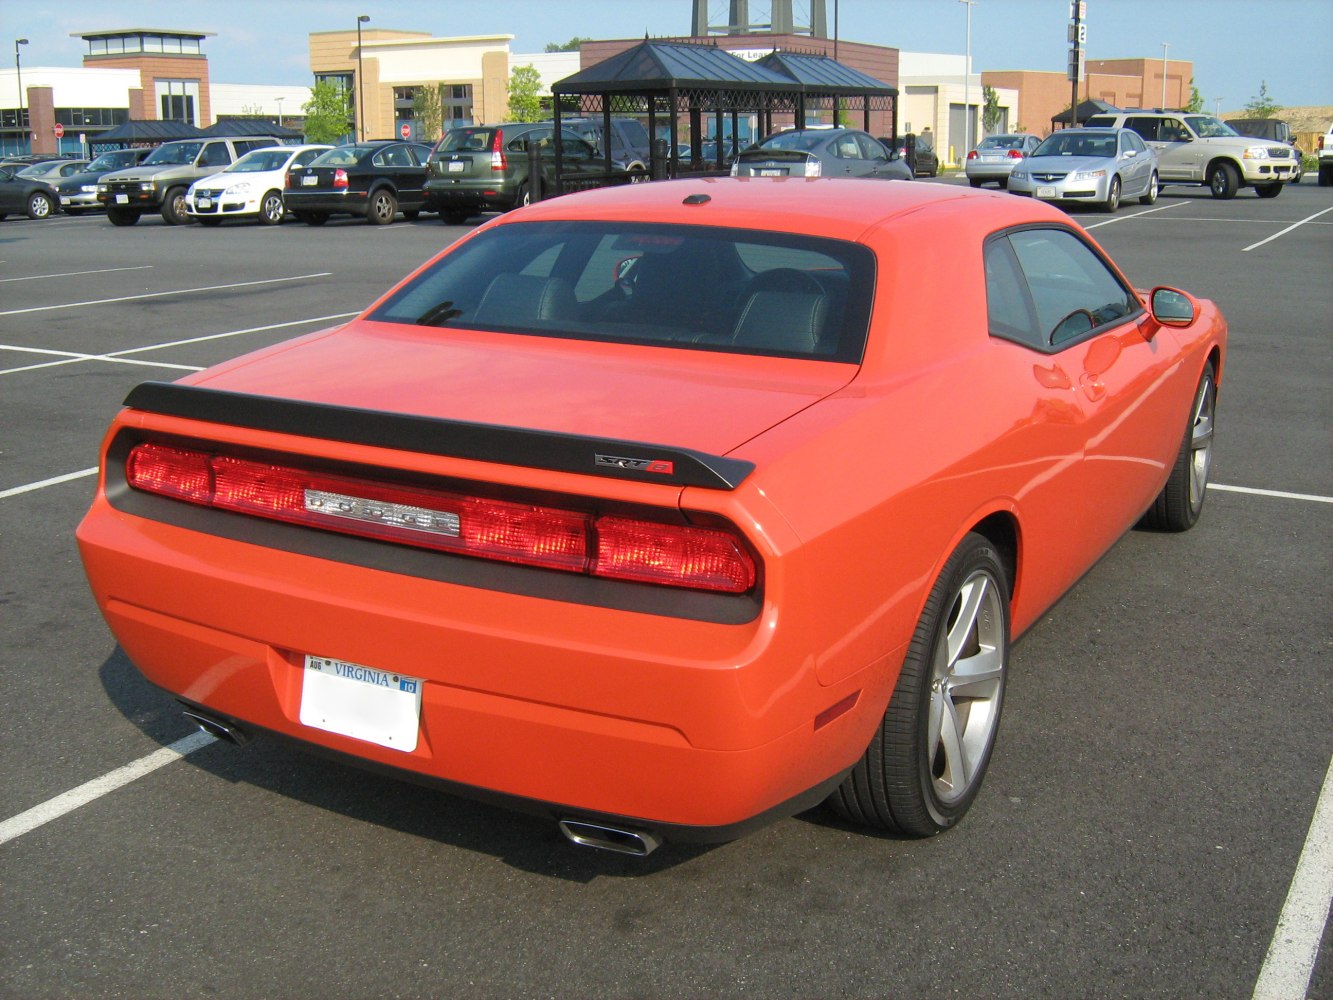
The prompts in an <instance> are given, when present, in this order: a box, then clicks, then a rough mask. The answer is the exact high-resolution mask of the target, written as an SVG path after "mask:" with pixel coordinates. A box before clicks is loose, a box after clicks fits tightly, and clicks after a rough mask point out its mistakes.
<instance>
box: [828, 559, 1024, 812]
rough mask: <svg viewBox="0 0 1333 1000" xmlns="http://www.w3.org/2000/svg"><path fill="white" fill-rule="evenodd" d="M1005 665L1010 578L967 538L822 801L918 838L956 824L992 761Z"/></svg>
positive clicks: (946, 569)
mask: <svg viewBox="0 0 1333 1000" xmlns="http://www.w3.org/2000/svg"><path fill="white" fill-rule="evenodd" d="M1008 658H1009V585H1008V575H1007V573H1006V571H1005V568H1004V563H1003V561H1002V560H1001V558H1000V554H999V552H997V551H996V549H995V547H994V546H992V545H991V543H990V541H989V540H987V539H986V538H984V537H983V536H981V535H978V534H969V535H968V536H967V537H966V538H964V539H963V541H962V543H961V544H960V545H959V546H958V548H957V549H956V550H955V551H954V553H953V555H951V556H950V557H949V559H948V561H947V562H946V563H945V565H944V569H943V571H941V573H940V576H939V579H938V580H936V581H935V586H934V587H932V588H931V591H930V596H929V598H928V599H927V600H926V605H925V608H924V609H923V610H922V612H921V619H920V621H919V622H918V623H917V627H916V631H915V633H914V634H913V636H912V643H911V645H910V646H909V647H908V650H907V655H906V657H905V658H904V660H903V666H902V671H901V672H900V673H899V675H898V683H897V684H896V685H895V687H894V690H893V696H892V698H891V699H890V700H889V706H888V709H887V710H886V711H885V713H884V719H883V721H882V722H881V724H880V728H879V730H878V732H876V733H875V735H874V736H873V737H872V738H871V740H870V745H869V746H868V747H867V748H866V751H865V754H864V756H863V757H862V758H861V760H860V761H859V762H858V763H857V764H856V766H855V767H853V768H852V771H851V773H850V774H849V775H848V776H847V777H846V779H845V780H844V781H843V783H842V784H841V785H840V786H839V787H838V789H837V790H836V791H835V792H834V793H833V794H832V795H831V796H829V799H828V802H829V805H830V806H831V807H832V808H833V809H834V811H835V812H837V813H838V814H839V815H841V816H843V817H844V818H846V819H848V820H851V821H852V822H855V823H861V824H864V825H866V826H872V827H878V828H880V829H884V830H891V831H894V832H897V833H905V834H909V835H911V836H917V837H929V836H933V835H934V834H937V833H940V832H941V831H943V830H947V829H948V828H949V827H951V826H953V825H954V824H955V823H957V822H958V821H959V820H960V819H962V817H963V814H964V813H966V812H967V809H968V807H969V806H970V805H971V804H972V802H973V800H974V799H975V798H976V796H977V792H978V791H979V790H980V788H981V781H982V778H983V777H985V773H986V765H987V764H988V763H989V762H990V754H991V748H992V747H993V746H994V744H995V734H996V732H997V730H998V728H999V722H1000V710H1001V708H1002V706H1003V702H1004V683H1005V674H1006V668H1007V665H1008Z"/></svg>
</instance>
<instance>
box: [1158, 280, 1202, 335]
mask: <svg viewBox="0 0 1333 1000" xmlns="http://www.w3.org/2000/svg"><path fill="white" fill-rule="evenodd" d="M1148 305H1149V308H1150V309H1151V310H1152V318H1153V319H1155V320H1157V322H1158V323H1161V324H1162V325H1163V326H1189V325H1190V324H1192V323H1193V322H1194V321H1195V320H1196V319H1197V318H1198V316H1199V303H1198V302H1196V301H1195V300H1194V299H1193V298H1192V297H1191V296H1189V295H1187V294H1185V293H1184V292H1182V291H1178V290H1177V289H1174V288H1167V287H1166V286H1164V285H1159V286H1158V287H1156V288H1154V289H1153V290H1152V293H1151V294H1150V295H1149V296H1148Z"/></svg>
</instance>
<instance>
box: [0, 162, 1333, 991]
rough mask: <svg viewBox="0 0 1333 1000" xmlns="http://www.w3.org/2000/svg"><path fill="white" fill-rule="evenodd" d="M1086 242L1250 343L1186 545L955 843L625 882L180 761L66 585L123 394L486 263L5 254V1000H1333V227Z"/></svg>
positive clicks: (1045, 709) (278, 764) (414, 814)
mask: <svg viewBox="0 0 1333 1000" xmlns="http://www.w3.org/2000/svg"><path fill="white" fill-rule="evenodd" d="M867 183H870V182H867ZM1076 218H1078V219H1079V221H1080V222H1082V223H1083V224H1084V225H1086V226H1088V227H1090V228H1091V227H1095V228H1091V232H1092V233H1093V235H1094V236H1095V237H1096V238H1097V239H1098V240H1099V241H1100V242H1101V243H1102V244H1103V246H1105V247H1106V248H1107V250H1108V251H1109V252H1110V253H1111V255H1112V256H1113V257H1114V258H1115V259H1116V260H1117V262H1118V263H1119V264H1120V265H1121V266H1122V267H1123V268H1124V269H1125V271H1126V273H1127V274H1128V275H1129V277H1130V279H1131V280H1133V281H1134V282H1135V283H1136V284H1138V285H1140V286H1144V287H1148V286H1151V285H1154V284H1173V285H1177V286H1179V287H1183V288H1186V289H1189V290H1191V291H1193V292H1195V293H1197V294H1200V295H1203V296H1207V297H1210V298H1214V299H1216V300H1217V301H1218V302H1219V304H1220V305H1221V306H1222V309H1223V311H1224V312H1225V313H1226V315H1227V317H1228V319H1229V321H1230V325H1231V350H1230V355H1229V359H1228V365H1227V369H1226V372H1225V377H1224V382H1223V386H1222V390H1221V394H1220V397H1219V411H1218V412H1219V418H1218V423H1219V430H1218V435H1219V436H1218V440H1217V447H1216V453H1215V459H1214V467H1213V482H1214V484H1215V485H1216V487H1217V488H1216V489H1214V490H1213V491H1212V492H1211V493H1210V497H1209V501H1208V506H1207V508H1206V510H1205V512H1204V515H1203V518H1202V520H1201V522H1200V524H1199V525H1198V527H1197V528H1196V529H1195V530H1194V531H1191V532H1189V533H1187V534H1184V535H1180V536H1167V535H1159V534H1152V533H1145V532H1131V533H1130V534H1128V535H1126V536H1125V537H1124V538H1123V539H1122V540H1121V541H1120V542H1119V543H1118V544H1117V545H1116V546H1115V547H1114V548H1113V549H1112V550H1111V551H1110V552H1109V553H1108V554H1107V556H1106V557H1105V558H1104V559H1103V560H1102V562H1101V563H1100V564H1099V565H1098V566H1097V567H1095V568H1094V569H1093V570H1092V572H1090V573H1089V574H1088V576H1087V577H1086V578H1085V579H1084V580H1083V581H1082V582H1081V583H1080V584H1079V585H1078V586H1077V587H1076V588H1075V590H1074V591H1073V592H1072V593H1071V594H1070V595H1068V596H1067V597H1066V598H1065V599H1064V600H1063V601H1062V602H1061V603H1060V604H1059V605H1058V606H1056V607H1055V608H1054V609H1052V610H1051V611H1050V612H1049V613H1048V614H1047V615H1046V616H1045V618H1044V620H1043V621H1042V623H1041V624H1040V625H1039V626H1038V627H1036V628H1035V629H1033V630H1032V631H1031V632H1030V633H1029V634H1028V635H1027V636H1026V637H1025V638H1024V639H1023V640H1022V641H1021V642H1020V643H1019V645H1018V646H1017V649H1016V651H1015V657H1014V661H1013V664H1012V674H1011V679H1010V682H1009V685H1010V686H1009V689H1008V693H1007V697H1006V709H1005V718H1004V721H1003V724H1002V726H1001V732H1000V737H999V743H998V746H997V751H996V757H995V759H994V761H993V763H992V765H991V770H990V774H989V777H988V778H987V781H986V784H985V787H984V788H983V789H982V792H981V795H980V797H979V799H978V801H977V803H976V805H975V806H974V807H973V810H972V812H971V813H970V814H969V816H968V818H967V819H966V821H965V822H964V823H963V824H962V825H961V826H960V827H959V828H958V829H956V830H954V831H952V832H950V833H949V834H947V835H945V836H942V837H938V838H935V839H932V840H927V841H910V840H902V839H895V838H890V837H883V836H876V835H868V834H866V833H864V832H861V831H858V830H855V829H853V828H851V827H848V826H846V825H844V824H842V823H841V822H839V821H838V820H837V819H835V818H834V817H833V815H832V814H831V813H829V812H826V811H824V810H822V809H817V810H814V811H812V812H809V813H805V814H803V815H801V816H798V817H795V818H793V819H790V820H786V821H783V822H780V823H777V824H774V825H772V826H769V827H767V828H765V829H763V830H761V831H759V832H758V833H756V834H754V835H752V836H750V837H748V838H746V839H744V840H740V841H737V842H734V843H731V844H727V845H722V846H718V847H713V848H708V849H704V848H682V847H675V846H670V845H669V846H668V847H667V848H664V849H662V850H660V851H658V852H657V853H656V854H654V855H653V856H652V857H651V858H649V859H647V860H642V861H640V860H636V859H630V858H623V857H619V856H616V855H611V854H603V853H598V852H591V851H583V850H580V849H578V848H575V847H573V846H571V845H570V844H568V843H567V842H566V841H565V840H564V838H563V837H562V836H560V834H559V833H558V831H557V830H556V829H555V827H554V826H553V825H550V824H547V823H544V822H542V821H540V820H536V819H533V818H529V817H524V816H519V815H515V814H511V813H507V812H502V811H499V810H495V809H492V808H490V807H488V806H485V805H481V804H477V803H473V802H468V801H462V800H457V799H452V798H449V797H447V796H444V795H441V794H438V793H435V792H433V791H427V790H423V789H421V788H419V787H416V786H413V785H408V784H403V783H398V782H395V781H392V780H389V779H386V778H383V777H379V776H375V775H371V774H368V773H363V772H361V771H358V770H354V769H349V768H344V767H342V766H340V765H334V764H330V763H327V762H325V761H322V760H320V759H317V758H314V757H311V756H307V755H305V754H302V753H300V752H297V751H295V750H291V749H288V748H286V747H282V746H275V745H272V744H265V743H256V744H252V745H251V746H249V747H246V748H244V749H236V748H233V747H230V746H227V745H224V744H217V743H211V742H209V741H207V740H206V739H205V738H202V737H199V736H192V729H191V727H190V726H188V725H187V724H186V723H185V722H184V720H183V719H182V718H181V716H180V714H179V712H178V710H177V709H176V707H175V706H174V703H173V702H172V701H171V700H170V699H169V698H168V697H167V696H166V695H164V694H162V693H161V692H159V691H157V690H156V689H153V688H151V687H150V686H149V685H148V684H147V683H146V682H145V681H143V680H142V678H141V677H140V676H139V675H138V673H137V672H136V671H135V670H134V668H133V667H132V666H131V664H130V663H129V662H128V661H127V660H126V658H125V657H124V655H123V654H122V653H121V652H120V651H119V650H118V649H117V647H116V645H115V643H114V642H113V641H112V639H111V637H110V633H109V632H108V631H107V629H106V627H105V625H104V624H103V622H102V619H101V617H100V616H99V614H98V612H97V610H96V608H95V607H94V605H93V602H92V599H91V596H90V595H89V593H88V590H87V587H86V585H85V583H84V579H83V573H82V570H81V567H80V564H79V560H78V555H77V552H76V550H75V546H74V538H73V531H74V528H75V526H76V524H77V523H78V520H79V518H80V517H81V516H82V514H83V512H84V510H85V509H86V508H87V505H88V503H89V501H90V498H91V496H92V491H93V488H94V476H93V467H94V466H95V464H96V461H97V452H98V444H99V441H100V437H101V434H102V432H103V430H104V429H105V427H106V425H107V423H108V421H109V419H110V417H111V415H112V414H113V413H114V412H115V410H116V408H117V407H118V406H119V404H120V401H121V400H122V399H123V398H124V396H125V394H126V393H127V392H128V391H129V389H130V388H131V387H132V386H134V385H135V384H137V383H138V382H140V381H144V380H149V379H152V380H169V379H172V378H176V377H179V376H180V375H182V374H184V373H185V372H188V371H192V370H194V369H196V368H199V367H203V366H207V365H210V364H214V363H216V362H219V361H221V360H224V359H226V358H230V357H233V356H235V355H237V354H240V353H243V352H245V351H248V350H252V349H255V348H258V347H262V346H267V345H269V344H272V343H275V342H278V341H281V340H284V339H287V338H289V337H293V336H298V335H301V334H304V333H307V332H312V331H314V330H317V329H320V328H322V327H325V326H328V325H331V324H333V323H336V322H338V321H339V320H341V319H343V318H347V317H350V316H351V315H353V314H355V313H356V312H358V311H360V310H361V309H362V308H363V307H364V306H365V305H367V304H368V303H369V302H370V301H371V300H372V299H373V298H375V297H376V296H378V294H379V293H381V292H382V291H384V290H385V289H387V288H388V287H389V285H390V284H392V283H393V282H394V281H395V280H396V279H397V278H399V277H401V276H402V275H403V274H405V273H406V272H407V271H408V270H409V269H410V268H412V267H413V266H414V265H416V264H417V263H419V262H421V261H423V260H424V259H426V258H427V257H428V256H430V255H432V254H433V253H434V252H435V251H437V250H438V249H440V248H441V247H443V246H444V245H446V244H447V243H448V242H449V241H450V240H451V239H454V238H456V237H457V236H459V235H461V234H462V233H463V232H465V231H466V230H465V228H464V227H448V226H444V225H442V224H441V223H440V222H439V221H437V220H436V219H435V218H434V217H430V216H427V217H423V218H422V219H420V220H418V221H416V222H412V223H408V222H403V221H400V222H398V223H395V224H394V225H392V226H388V227H374V226H368V225H366V224H364V223H363V222H356V221H351V220H348V221H337V220H335V221H333V222H331V223H330V224H329V225H327V226H325V227H322V228H318V229H316V228H310V227H307V226H303V225H299V224H286V225H282V226H276V227H259V226H253V225H243V226H240V225H238V226H225V227H221V228H217V229H202V228H199V227H169V226H165V225H162V224H161V222H160V220H158V219H157V218H155V217H150V218H145V220H144V221H143V222H141V223H140V224H139V225H138V226H135V227H133V228H130V229H117V228H114V227H112V226H111V225H109V224H108V223H107V222H106V221H105V220H104V219H102V218H98V217H84V218H77V219H74V218H67V217H58V218H55V219H52V220H48V221H45V222H30V221H27V220H22V219H14V218H12V217H11V219H9V220H7V221H5V222H3V223H0V416H2V417H3V425H2V426H3V432H2V436H0V568H2V569H3V581H2V582H0V607H3V615H2V616H0V683H2V684H3V690H4V697H3V699H2V700H0V746H3V748H4V761H5V764H6V766H5V767H4V769H3V770H2V771H0V898H2V899H3V905H2V906H0V996H2V997H23V998H29V997H134V998H148V997H173V998H176V997H213V996H228V997H240V998H246V997H319V998H334V997H368V996H383V997H444V996H467V997H472V996H476V997H518V996H524V997H527V996H532V997H546V996H551V997H587V996H614V997H619V996H645V997H658V996H662V997H694V996H728V997H730V996H743V997H786V996H799V997H869V996H875V997H905V998H917V997H922V998H924V997H931V998H934V997H947V996H959V997H968V998H971V997H1043V998H1044V997H1051V998H1065V997H1167V998H1175V997H1182V998H1183V997H1210V998H1230V997H1263V998H1265V1000H1268V998H1279V997H1299V996H1301V995H1302V992H1301V991H1305V990H1306V983H1307V981H1308V992H1307V993H1305V995H1308V996H1309V997H1315V998H1330V997H1333V940H1331V939H1330V931H1329V926H1328V921H1327V916H1328V885H1329V880H1330V878H1333V875H1330V871H1333V772H1330V756H1331V755H1333V724H1330V718H1333V670H1331V669H1330V661H1329V647H1330V629H1329V621H1330V616H1329V608H1330V606H1333V584H1331V583H1330V581H1331V580H1333V559H1331V558H1330V554H1331V553H1333V546H1330V538H1331V536H1333V532H1331V531H1330V527H1331V526H1333V505H1331V504H1330V499H1331V498H1333V449H1331V448H1330V436H1329V428H1330V426H1333V422H1331V421H1330V416H1331V415H1333V414H1331V413H1330V402H1329V399H1330V394H1329V387H1330V386H1333V350H1330V347H1331V345H1333V282H1331V281H1330V280H1329V272H1330V267H1329V264H1330V261H1333V188H1320V187H1317V186H1316V185H1315V184H1314V183H1313V180H1312V179H1307V182H1306V183H1304V184H1301V185H1297V186H1289V187H1288V189H1287V190H1286V191H1284V192H1283V194H1282V196H1281V197H1279V198H1277V199H1272V200H1261V199H1259V198H1257V197H1255V196H1254V194H1253V193H1252V192H1249V191H1245V192H1242V193H1241V195H1240V196H1239V197H1237V198H1236V199H1235V200H1234V201H1227V202H1219V201H1214V200H1213V199H1211V198H1209V197H1208V196H1207V194H1206V192H1204V191H1201V190H1198V189H1189V188H1168V189H1166V191H1165V192H1164V194H1163V197H1162V198H1161V199H1160V200H1159V201H1158V203H1157V204H1156V205H1155V206H1153V207H1152V208H1145V207H1142V206H1139V205H1126V206H1124V207H1123V208H1122V209H1121V210H1120V212H1119V213H1118V214H1117V215H1114V216H1108V215H1102V214H1098V213H1092V212H1086V213H1085V212H1078V213H1076ZM941 308H942V310H947V304H943V303H942V304H941ZM1320 608H1323V609H1324V610H1323V611H1320V610H1319V609H1320ZM169 747H170V748H173V749H164V748H169ZM1325 785H1328V786H1329V787H1327V788H1326V787H1325ZM1321 789H1323V790H1322V793H1321Z"/></svg>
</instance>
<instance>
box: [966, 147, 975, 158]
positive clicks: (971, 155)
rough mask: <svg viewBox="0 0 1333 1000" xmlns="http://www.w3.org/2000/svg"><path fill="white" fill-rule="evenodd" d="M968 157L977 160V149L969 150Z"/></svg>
mask: <svg viewBox="0 0 1333 1000" xmlns="http://www.w3.org/2000/svg"><path fill="white" fill-rule="evenodd" d="M967 158H968V159H969V160H975V159H976V158H977V151H976V150H975V149H973V150H969V151H968V154H967Z"/></svg>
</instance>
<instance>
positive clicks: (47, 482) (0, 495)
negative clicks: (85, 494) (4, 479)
mask: <svg viewBox="0 0 1333 1000" xmlns="http://www.w3.org/2000/svg"><path fill="white" fill-rule="evenodd" d="M95 475H97V466H95V465H94V466H93V467H92V468H91V469H80V470H79V471H78V472H67V473H65V474H64V475H63V476H55V477H53V478H51V479H43V480H41V481H40V482H36V483H28V485H26V486H14V487H11V488H10V489H7V490H0V500H7V499H8V498H9V497H16V496H18V495H19V494H20V493H31V492H32V491H33V490H41V489H45V488H46V487H48V486H59V485H60V484H61V483H68V482H71V481H72V480H75V479H83V478H84V477H85V476H95Z"/></svg>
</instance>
